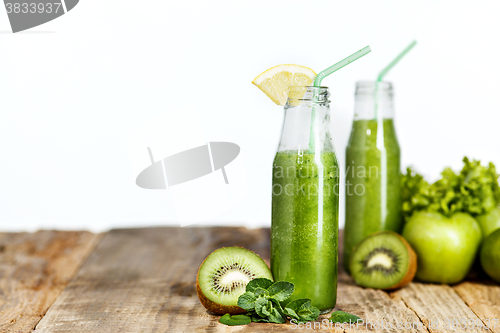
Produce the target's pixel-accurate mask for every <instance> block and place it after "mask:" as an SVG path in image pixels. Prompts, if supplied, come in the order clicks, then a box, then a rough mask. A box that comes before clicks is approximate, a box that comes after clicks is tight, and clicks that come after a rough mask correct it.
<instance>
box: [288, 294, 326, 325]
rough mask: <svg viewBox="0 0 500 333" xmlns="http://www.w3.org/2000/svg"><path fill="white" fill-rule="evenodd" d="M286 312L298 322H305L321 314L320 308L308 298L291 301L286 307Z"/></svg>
mask: <svg viewBox="0 0 500 333" xmlns="http://www.w3.org/2000/svg"><path fill="white" fill-rule="evenodd" d="M285 313H286V314H287V315H288V316H289V317H290V318H292V319H295V320H296V321H297V323H305V322H308V321H312V320H316V319H318V316H319V310H318V308H316V307H314V306H312V305H311V300H310V299H308V298H302V299H296V300H295V301H291V302H290V303H288V304H287V305H286V307H285Z"/></svg>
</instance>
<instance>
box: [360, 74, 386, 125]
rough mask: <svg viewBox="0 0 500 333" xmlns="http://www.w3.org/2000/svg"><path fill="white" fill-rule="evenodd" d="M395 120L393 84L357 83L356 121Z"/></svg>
mask: <svg viewBox="0 0 500 333" xmlns="http://www.w3.org/2000/svg"><path fill="white" fill-rule="evenodd" d="M377 114H378V115H380V116H382V118H386V119H393V118H394V104H393V93H392V84H391V83H389V82H373V81H361V82H357V83H356V93H355V98H354V120H362V119H364V120H366V119H368V120H369V119H376V118H377Z"/></svg>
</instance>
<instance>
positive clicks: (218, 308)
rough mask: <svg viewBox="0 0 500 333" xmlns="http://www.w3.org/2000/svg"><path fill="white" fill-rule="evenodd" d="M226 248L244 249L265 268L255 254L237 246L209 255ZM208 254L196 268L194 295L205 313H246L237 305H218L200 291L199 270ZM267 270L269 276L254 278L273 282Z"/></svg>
mask: <svg viewBox="0 0 500 333" xmlns="http://www.w3.org/2000/svg"><path fill="white" fill-rule="evenodd" d="M228 248H239V249H244V250H246V251H248V252H250V253H252V254H254V255H255V256H256V257H257V258H258V259H260V260H262V262H263V263H264V265H265V266H266V267H267V264H266V263H265V262H264V260H263V259H262V258H261V257H260V256H259V255H258V254H257V253H255V252H253V251H250V250H248V249H245V248H242V247H238V246H232V247H222V248H220V249H217V250H215V251H213V252H211V253H210V254H212V253H214V252H216V251H219V250H222V249H228ZM210 254H209V255H208V256H207V257H206V258H205V259H204V260H203V262H202V263H201V265H200V268H198V273H197V274H196V293H197V294H198V298H199V299H200V302H201V304H202V305H203V306H204V307H205V308H206V309H207V311H209V312H212V313H215V314H220V315H223V314H226V313H229V314H231V315H234V314H242V313H246V312H247V311H246V310H243V309H242V308H240V307H239V306H238V305H237V304H234V305H224V304H219V303H217V302H215V301H213V300H210V299H209V298H208V297H207V296H205V294H204V293H203V290H202V289H201V286H200V270H201V268H202V267H203V264H204V263H205V261H206V260H207V259H208V258H209V256H210ZM267 269H268V270H269V274H268V275H267V276H256V277H255V278H259V277H264V278H268V279H270V280H273V278H272V274H271V270H270V269H269V267H267Z"/></svg>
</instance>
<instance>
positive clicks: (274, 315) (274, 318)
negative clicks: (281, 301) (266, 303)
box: [269, 308, 286, 324]
mask: <svg viewBox="0 0 500 333" xmlns="http://www.w3.org/2000/svg"><path fill="white" fill-rule="evenodd" d="M269 322H271V323H276V324H283V323H284V322H286V317H285V315H283V314H281V313H280V311H279V310H278V309H276V308H272V310H271V314H270V315H269Z"/></svg>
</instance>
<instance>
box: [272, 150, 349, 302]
mask: <svg viewBox="0 0 500 333" xmlns="http://www.w3.org/2000/svg"><path fill="white" fill-rule="evenodd" d="M318 162H319V163H318ZM338 193H339V170H338V162H337V158H336V156H335V154H334V153H333V152H324V153H321V156H320V158H319V161H317V160H316V155H315V154H314V153H307V152H302V151H300V152H298V151H283V152H278V153H277V154H276V157H275V159H274V164H273V200H272V227H271V271H272V273H273V277H274V280H275V281H289V282H292V283H293V284H294V285H295V292H294V293H293V295H292V297H291V298H290V299H289V300H288V301H291V300H295V299H299V298H310V299H311V300H312V305H313V306H315V307H317V308H319V309H320V310H321V311H328V310H330V309H332V308H333V307H334V306H335V303H336V298H337V243H338V200H339V196H338Z"/></svg>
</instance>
